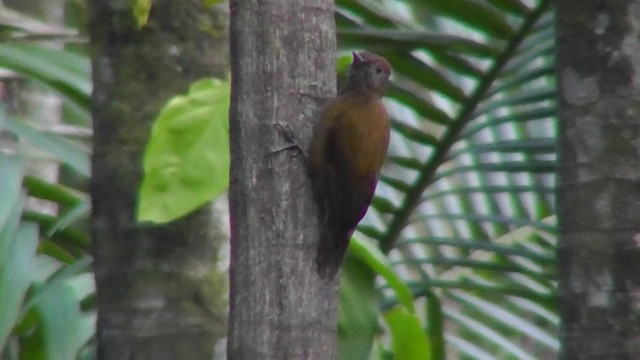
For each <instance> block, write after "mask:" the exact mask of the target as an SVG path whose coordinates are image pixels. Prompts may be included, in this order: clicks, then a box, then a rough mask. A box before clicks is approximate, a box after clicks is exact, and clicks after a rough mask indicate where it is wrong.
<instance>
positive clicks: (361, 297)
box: [338, 256, 379, 360]
mask: <svg viewBox="0 0 640 360" xmlns="http://www.w3.org/2000/svg"><path fill="white" fill-rule="evenodd" d="M375 277H376V273H375V272H374V271H373V270H372V269H371V268H370V267H369V266H367V265H366V263H364V262H363V261H362V260H360V259H359V258H357V257H356V256H347V258H346V259H345V262H344V264H343V265H342V273H341V277H340V312H339V320H338V353H339V355H340V359H343V360H360V359H362V360H367V359H369V352H370V350H371V347H372V345H373V339H374V336H375V334H376V332H377V331H378V328H379V324H378V300H377V298H378V297H377V292H376V289H375V284H374V281H375Z"/></svg>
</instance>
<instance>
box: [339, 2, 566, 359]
mask: <svg viewBox="0 0 640 360" xmlns="http://www.w3.org/2000/svg"><path fill="white" fill-rule="evenodd" d="M337 24H338V40H339V44H340V46H341V49H343V50H356V49H360V48H364V49H367V50H370V51H373V52H377V53H379V54H380V55H382V56H385V57H386V58H387V59H389V61H390V62H391V64H392V67H393V76H392V83H393V84H392V86H391V87H390V89H389V91H388V94H387V95H388V96H387V104H388V108H389V109H390V113H391V116H392V129H393V132H392V140H391V147H390V150H389V156H388V162H387V165H386V167H385V168H384V169H383V174H382V176H381V179H380V180H381V181H380V184H379V189H378V192H377V196H376V198H375V199H374V202H373V204H372V209H371V210H370V211H369V214H368V215H367V217H366V219H365V222H364V223H363V225H362V226H361V227H360V228H359V230H360V232H361V233H363V234H365V235H367V236H370V237H372V238H375V239H377V240H378V241H379V245H380V248H381V249H382V250H383V251H384V252H385V253H388V254H389V258H390V261H391V263H392V265H393V267H394V268H395V269H396V271H397V272H398V273H399V274H400V275H401V276H402V278H403V279H405V281H406V282H407V284H408V285H410V287H411V288H412V290H413V291H414V295H415V296H417V297H418V298H420V297H423V296H428V294H429V293H430V292H431V291H435V294H436V295H437V296H438V298H439V300H440V303H441V306H442V315H443V318H444V320H445V324H444V332H445V333H444V338H445V339H446V343H447V345H448V349H447V350H448V351H449V350H451V351H456V352H458V353H459V354H460V355H461V356H463V357H465V356H466V357H471V358H482V357H483V354H485V355H487V354H490V356H494V357H493V358H495V356H496V354H503V355H504V356H505V357H512V358H523V359H525V358H531V359H535V358H538V357H539V356H541V354H542V355H549V354H555V352H556V351H557V350H558V347H559V345H558V342H557V340H555V339H556V334H557V331H558V320H557V316H556V315H555V291H556V280H555V279H556V275H555V218H554V211H555V204H554V196H553V195H554V191H555V179H554V172H555V167H556V155H555V153H556V137H555V135H556V134H555V84H554V81H553V77H552V76H553V70H554V67H553V51H554V28H553V16H552V12H551V8H550V1H548V0H539V1H533V2H532V1H527V2H524V1H518V0H492V1H478V0H455V1H439V0H428V1H409V2H398V1H364V0H344V1H339V2H338V11H337ZM385 288H386V287H385V286H384V285H383V286H382V288H381V290H382V293H383V294H385V295H386V296H385V297H384V300H383V303H382V306H383V308H390V307H391V306H393V304H395V303H396V300H395V299H394V297H393V296H389V294H390V293H389V292H386V291H384V289H385ZM531 344H534V345H531ZM498 358H500V356H498Z"/></svg>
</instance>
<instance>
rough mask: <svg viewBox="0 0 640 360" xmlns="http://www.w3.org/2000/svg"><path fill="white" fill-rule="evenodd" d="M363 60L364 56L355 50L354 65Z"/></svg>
mask: <svg viewBox="0 0 640 360" xmlns="http://www.w3.org/2000/svg"><path fill="white" fill-rule="evenodd" d="M361 62H362V56H360V54H358V53H357V52H355V51H354V52H353V65H357V64H360V63H361Z"/></svg>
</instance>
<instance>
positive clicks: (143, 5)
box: [131, 0, 153, 28]
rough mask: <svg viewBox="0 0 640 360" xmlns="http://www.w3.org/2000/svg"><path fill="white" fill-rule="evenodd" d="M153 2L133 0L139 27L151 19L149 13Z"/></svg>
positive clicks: (134, 13) (133, 9)
mask: <svg viewBox="0 0 640 360" xmlns="http://www.w3.org/2000/svg"><path fill="white" fill-rule="evenodd" d="M152 4H153V1H152V0H131V9H132V11H133V17H134V18H135V19H136V23H137V25H138V28H141V27H143V26H145V25H146V24H147V21H149V13H150V12H151V5H152Z"/></svg>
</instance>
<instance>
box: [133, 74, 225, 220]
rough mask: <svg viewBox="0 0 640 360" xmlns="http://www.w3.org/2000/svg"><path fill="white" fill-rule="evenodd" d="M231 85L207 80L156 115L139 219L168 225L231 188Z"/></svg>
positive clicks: (142, 189) (139, 208) (139, 207)
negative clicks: (228, 187)
mask: <svg viewBox="0 0 640 360" xmlns="http://www.w3.org/2000/svg"><path fill="white" fill-rule="evenodd" d="M229 93H230V88H229V83H228V82H224V81H221V80H215V79H205V80H201V81H198V82H196V83H194V84H193V85H192V86H191V88H190V89H189V92H188V93H187V94H186V95H179V96H176V97H174V98H173V99H171V100H170V101H169V102H168V103H167V105H166V106H165V107H164V109H163V110H162V111H161V112H160V115H158V119H157V120H156V122H155V124H154V126H153V130H152V132H151V138H150V140H149V144H148V145H147V149H146V152H145V156H144V180H143V182H142V186H141V189H140V201H139V205H138V219H139V220H140V221H153V222H166V221H170V220H173V219H176V218H178V217H180V216H183V215H185V214H187V213H189V212H191V211H193V210H195V209H196V208H198V207H200V206H202V205H204V204H205V203H206V202H208V201H210V200H211V199H213V198H214V197H216V196H218V195H219V194H220V193H222V192H223V191H224V190H225V189H226V188H227V186H228V184H229V140H228V137H229V135H228V134H229V120H228V116H229V115H228V114H229V98H230V97H229Z"/></svg>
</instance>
